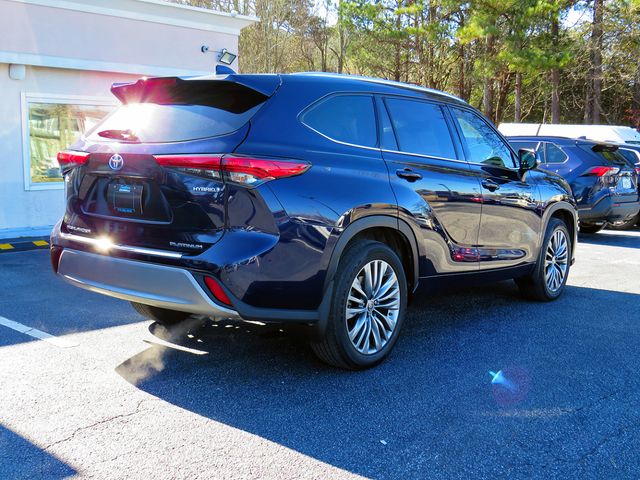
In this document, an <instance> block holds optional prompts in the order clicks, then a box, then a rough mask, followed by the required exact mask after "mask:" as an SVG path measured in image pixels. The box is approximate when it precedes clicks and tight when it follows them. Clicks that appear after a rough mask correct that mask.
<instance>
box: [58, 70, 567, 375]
mask: <svg viewBox="0 0 640 480" xmlns="http://www.w3.org/2000/svg"><path fill="white" fill-rule="evenodd" d="M112 92H113V93H114V94H115V96H116V97H118V99H120V100H121V101H122V103H123V105H122V107H120V108H119V109H118V110H117V111H116V112H115V113H114V114H112V115H111V116H109V117H108V118H107V119H106V120H105V121H104V122H103V123H102V124H100V125H99V126H97V127H96V128H95V129H94V130H93V131H92V132H89V133H88V134H87V136H86V138H83V139H82V140H81V141H79V142H78V143H76V144H75V145H73V146H72V147H71V148H70V149H69V150H67V151H64V152H61V153H60V154H59V156H58V158H59V162H60V165H61V167H62V170H63V172H64V178H65V185H66V195H67V208H66V212H65V214H64V217H63V219H62V220H61V221H60V223H59V224H58V225H57V226H56V227H55V229H54V232H53V234H52V239H51V245H52V249H51V254H52V263H53V268H54V270H55V271H56V272H57V273H58V274H59V275H60V276H61V277H63V278H64V279H65V280H66V281H68V282H70V283H72V284H74V285H77V286H79V287H81V288H85V289H88V290H91V291H95V292H99V293H103V294H106V295H110V296H113V297H117V298H121V299H124V300H129V301H131V302H132V303H133V305H134V307H135V308H136V310H138V311H139V312H140V313H142V314H143V315H146V316H147V317H148V318H152V319H155V320H156V321H157V322H159V323H162V324H165V325H167V324H171V323H175V322H179V321H181V320H183V319H185V318H186V317H187V316H189V315H190V314H201V315H205V316H210V317H214V318H231V319H238V320H242V319H244V320H253V321H261V322H279V323H281V322H288V323H293V324H298V325H301V326H304V328H305V329H308V330H309V339H310V343H311V345H312V348H313V350H314V351H315V352H316V354H317V355H318V356H319V357H320V358H321V359H323V360H324V361H326V362H328V363H330V364H332V365H336V366H339V367H343V368H366V367H370V366H372V365H375V364H377V363H378V362H380V361H382V359H383V358H385V357H386V356H387V355H388V353H389V352H390V350H391V349H392V348H393V345H394V344H395V342H396V340H397V338H398V334H399V331H400V328H401V326H402V322H403V319H404V318H405V312H406V309H407V299H408V297H409V296H410V295H412V294H414V293H415V292H416V291H417V289H418V286H419V285H425V286H427V287H428V286H429V285H433V284H434V283H436V282H440V281H444V280H445V279H453V280H454V281H456V282H457V281H459V280H462V279H464V278H467V277H477V276H484V277H485V278H486V279H488V280H497V279H502V278H514V279H516V280H517V282H518V285H519V286H520V288H521V290H522V292H523V293H524V294H525V295H526V296H528V297H530V298H534V299H538V300H553V299H555V298H557V297H558V296H559V295H560V294H561V292H562V291H563V288H564V285H565V283H566V281H567V276H568V273H569V269H570V266H571V264H572V262H573V251H574V245H575V242H576V218H577V214H576V208H575V203H574V200H573V196H572V195H571V191H570V188H569V186H568V185H567V183H566V182H565V181H564V180H563V179H562V178H561V177H559V176H557V175H555V174H552V173H549V172H544V171H539V170H537V169H536V159H535V156H534V155H533V154H532V152H530V151H526V150H523V151H520V152H518V153H516V152H514V151H513V150H512V148H511V147H510V146H509V144H508V143H507V141H506V140H505V139H504V138H503V137H502V136H501V135H500V134H499V133H498V132H497V131H496V129H495V128H494V126H493V125H492V124H491V123H490V122H488V121H487V120H486V119H485V118H484V117H483V116H482V115H480V114H479V113H478V112H477V111H476V110H474V109H473V108H471V107H470V106H469V105H468V104H466V103H465V102H463V101H462V100H460V99H458V98H456V97H453V96H451V95H447V94H445V93H441V92H437V91H433V90H428V89H424V88H420V87H415V86H410V85H405V84H401V83H394V82H388V81H383V80H376V79H370V78H359V77H350V76H342V75H329V74H291V75H275V74H274V75H238V74H229V75H225V76H211V77H201V78H193V79H182V78H155V79H141V80H139V81H137V82H135V83H130V84H120V85H114V86H113V88H112Z"/></svg>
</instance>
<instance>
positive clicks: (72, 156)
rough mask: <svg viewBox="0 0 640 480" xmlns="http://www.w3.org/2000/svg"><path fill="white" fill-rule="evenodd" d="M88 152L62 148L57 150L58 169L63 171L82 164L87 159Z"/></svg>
mask: <svg viewBox="0 0 640 480" xmlns="http://www.w3.org/2000/svg"><path fill="white" fill-rule="evenodd" d="M89 155H90V154H89V153H87V152H74V151H71V150H63V151H62V152H58V164H59V165H60V169H61V170H62V172H63V173H64V172H65V171H68V170H69V169H71V168H74V167H78V166H80V165H84V164H85V163H87V160H89Z"/></svg>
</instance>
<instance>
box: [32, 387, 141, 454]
mask: <svg viewBox="0 0 640 480" xmlns="http://www.w3.org/2000/svg"><path fill="white" fill-rule="evenodd" d="M146 401H147V400H140V401H139V402H138V404H137V405H136V408H135V410H134V411H133V412H129V413H121V414H119V415H114V416H111V417H108V418H105V419H103V420H100V421H98V422H94V423H92V424H90V425H85V426H83V427H78V428H76V429H75V430H74V431H73V432H72V433H71V435H68V436H67V437H65V438H63V439H61V440H56V441H55V442H53V443H50V444H49V445H47V446H45V447H43V449H42V450H43V451H45V452H47V451H49V449H51V448H53V447H55V446H56V445H60V444H61V443H66V442H68V441H70V440H72V439H73V438H74V437H75V436H76V435H77V434H78V433H80V432H82V431H84V430H88V429H91V428H94V427H97V426H98V425H103V424H105V423H109V422H112V421H114V420H119V419H121V418H127V417H132V416H133V415H137V414H138V413H140V407H141V406H142V404H143V403H144V402H146Z"/></svg>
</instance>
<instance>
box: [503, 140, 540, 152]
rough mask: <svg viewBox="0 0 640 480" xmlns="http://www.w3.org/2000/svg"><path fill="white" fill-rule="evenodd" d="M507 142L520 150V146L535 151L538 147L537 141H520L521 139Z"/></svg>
mask: <svg viewBox="0 0 640 480" xmlns="http://www.w3.org/2000/svg"><path fill="white" fill-rule="evenodd" d="M509 143H510V144H511V146H512V147H513V148H514V149H515V150H516V151H517V150H520V149H521V148H526V149H527V150H535V151H536V152H537V151H538V147H539V145H540V143H539V142H521V141H517V142H511V141H510V142H509Z"/></svg>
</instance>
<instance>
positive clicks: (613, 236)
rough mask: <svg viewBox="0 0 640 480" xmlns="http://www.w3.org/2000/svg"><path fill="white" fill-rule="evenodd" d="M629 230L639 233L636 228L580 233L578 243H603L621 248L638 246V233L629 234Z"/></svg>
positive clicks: (639, 239)
mask: <svg viewBox="0 0 640 480" xmlns="http://www.w3.org/2000/svg"><path fill="white" fill-rule="evenodd" d="M631 232H634V233H636V232H637V233H640V231H638V230H625V231H620V230H617V231H614V230H610V231H607V232H606V233H602V232H600V233H594V234H588V233H581V234H579V236H578V243H587V244H589V245H605V246H608V247H623V248H640V235H639V234H637V233H636V235H633V234H630V233H631Z"/></svg>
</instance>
